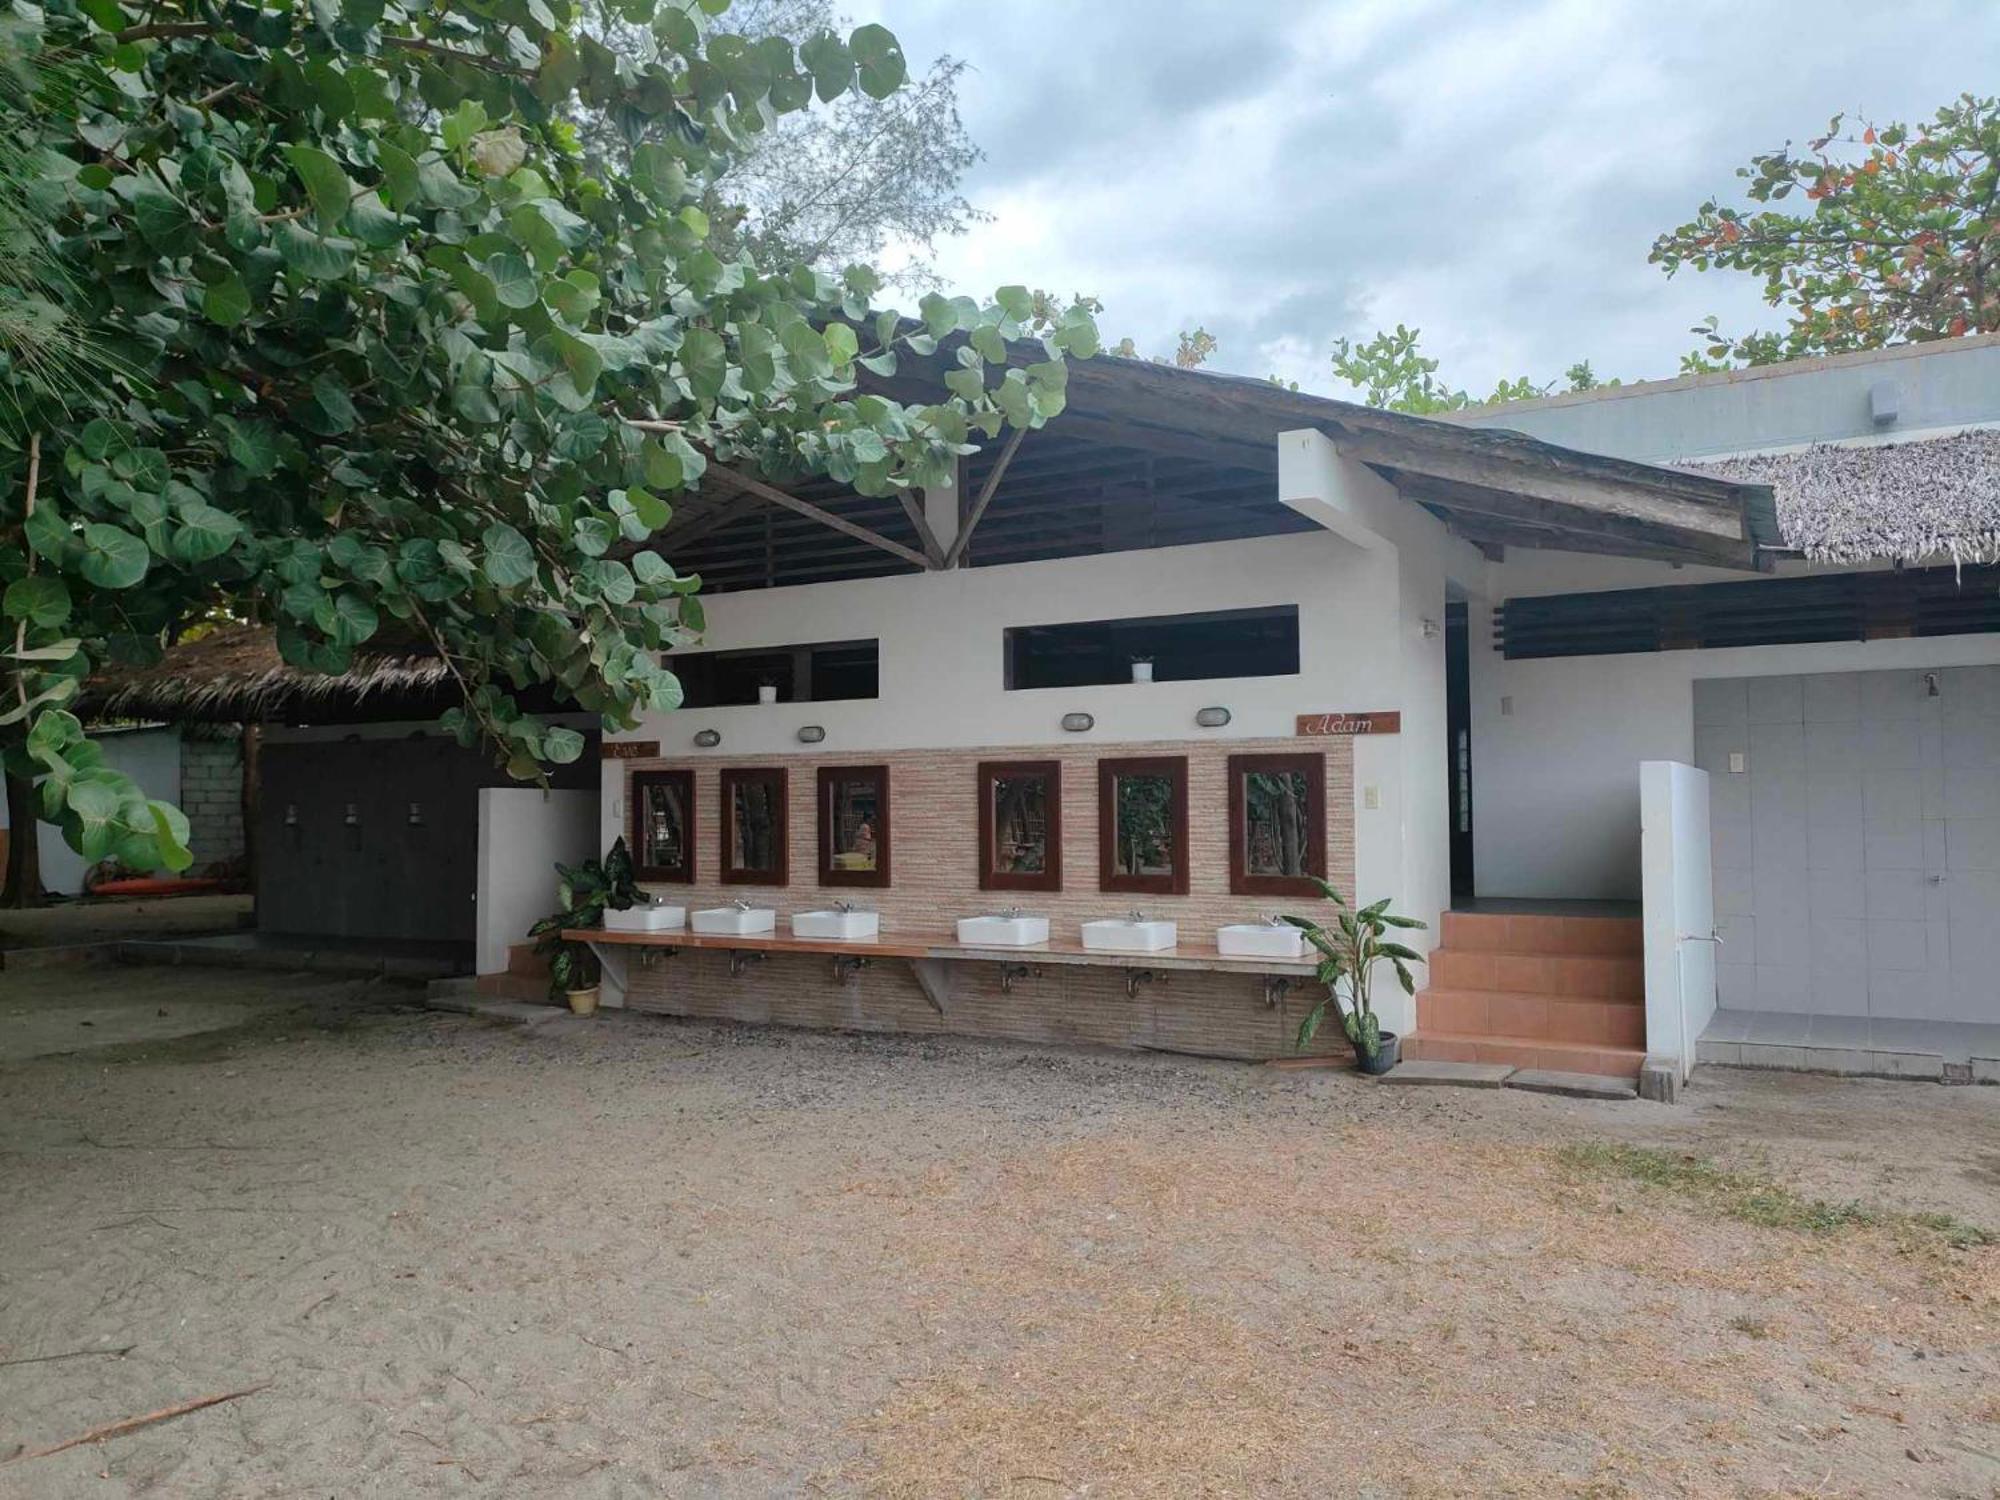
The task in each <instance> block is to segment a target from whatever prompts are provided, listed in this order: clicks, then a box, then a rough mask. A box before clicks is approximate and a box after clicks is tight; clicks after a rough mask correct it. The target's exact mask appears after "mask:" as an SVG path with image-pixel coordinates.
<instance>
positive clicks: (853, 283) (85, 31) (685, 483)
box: [0, 0, 1097, 866]
mask: <svg viewBox="0 0 2000 1500" xmlns="http://www.w3.org/2000/svg"><path fill="white" fill-rule="evenodd" d="M616 8H617V10H618V11H619V12H620V14H621V15H622V17H623V18H624V19H625V20H626V21H628V22H629V23H631V24H634V25H640V26H644V27H647V28H648V29H649V30H650V31H651V33H652V35H653V36H654V37H656V38H657V39H658V41H659V43H660V46H659V48H658V55H657V57H656V58H653V59H651V60H649V61H647V62H645V63H644V64H643V65H642V64H639V63H637V62H635V61H634V60H633V59H631V58H628V57H623V56H618V55H614V54H613V53H612V52H610V51H608V50H607V49H605V48H604V47H603V46H602V45H600V44H599V43H598V42H596V41H595V40H594V39H593V38H592V37H591V36H590V35H589V34H587V33H585V32H584V31H582V30H581V29H579V27H578V26H577V24H576V19H577V18H576V10H577V6H576V4H575V3H574V0H449V3H427V0H426V3H418V0H408V3H402V0H262V3H249V0H185V3H170V0H146V3H137V0H131V3H121V0H49V3H48V4H46V5H43V6H40V7H37V6H32V5H29V4H26V3H20V0H17V3H14V4H12V5H10V6H6V7H5V8H4V9H0V30H3V31H4V35H0V42H4V46H5V50H6V54H7V60H8V64H9V67H10V69H11V70H12V72H13V75H14V76H15V77H16V78H25V79H26V80H27V82H26V84H25V85H24V86H23V87H21V88H20V89H18V90H17V91H16V95H17V97H16V98H15V100H14V102H13V103H12V104H9V105H7V106H6V110H5V122H4V123H5V130H6V133H7V137H8V139H9V140H10V142H12V144H13V146H14V148H15V150H16V152H17V156H18V159H19V160H21V161H22V162H25V163H26V164H27V168H28V170H27V171H26V173H25V176H24V180H23V181H21V182H20V183H18V184H16V186H17V187H18V188H19V189H20V191H19V194H18V205H17V211H16V212H15V213H13V214H12V215H11V216H10V217H11V221H10V222H6V223H4V224H0V232H4V233H5V234H6V235H7V236H8V237H9V238H10V239H13V240H16V241H17V242H26V243H31V244H33V245H34V246H36V247H38V248H39V249H41V250H43V251H46V252H47V253H48V254H49V255H51V256H52V257H53V259H54V261H55V263H56V265H57V267H58V269H59V271H60V276H59V277H58V278H56V283H59V284H56V283H52V284H51V285H49V286H47V287H45V288H43V289H41V290H40V291H38V292H37V293H36V296H37V298H38V299H39V300H40V301H42V302H45V303H46V304H47V308H48V311H47V315H46V316H47V317H48V318H50V319H52V320H54V322H55V323H56V324H59V325H61V326H63V327H64V328H66V329H67V330H68V331H69V332H70V333H72V334H73V335H74V336H75V337H76V338H77V339H78V340H79V341H80V342H81V343H82V344H83V345H85V346H87V347H88V348H89V350H90V351H91V355H92V358H93V359H95V360H96V361H97V363H96V364H95V366H94V369H93V373H92V375H91V378H90V379H89V380H88V381H85V382H81V383H79V382H75V381H71V382H68V383H67V384H66V385H65V383H64V382H60V381H55V382H50V381H42V382H34V381H28V380H24V379H18V378H17V374H18V373H19V371H20V369H21V368H22V367H21V365H20V364H19V361H18V359H16V356H18V355H19V354H20V353H22V350H21V348H20V347H19V346H18V345H15V344H13V343H11V342H9V341H7V340H6V338H5V329H4V328H0V345H4V348H0V354H4V356H5V357H7V358H8V359H9V361H10V362H9V364H8V365H7V368H6V371H5V374H4V377H0V378H4V381H5V390H6V394H7V395H8V397H9V400H8V402H7V403H6V404H5V407H4V409H0V589H4V593H0V609H4V615H5V638H6V641H7V649H8V663H7V672H8V677H9V680H8V683H7V689H6V694H5V697H6V702H5V703H4V705H0V736H5V737H6V738H7V740H8V749H7V757H8V766H9V769H10V770H11V771H13V772H14V773H15V774H16V776H26V777H30V778H32V779H33V780H34V781H35V782H36V783H37V784H38V786H39V795H40V797H41V802H42V808H43V811H44V812H45V814H46V815H47V816H48V817H50V818H51V819H53V820H55V821H57V822H59V823H61V824H62V825H63V827H64V829H65V832H66V834H67V835H68V836H69V838H70V840H71V842H72V843H73V844H75V845H76V846H77V847H78V848H79V849H80V850H81V851H82V852H83V854H84V855H85V856H86V857H88V858H92V859H96V858H101V857H104V856H106V855H115V856H116V857H118V858H120V859H122V860H125V861H127V862H129V863H133V864H139V865H161V864H165V865H168V866H178V865H181V864H184V863H185V862H186V860H187V854H186V850H185V847H184V845H185V830H186V825H185V823H184V822H183V821H182V820H181V819H180V817H179V814H178V813H176V812H174V811H173V810H172V809H170V808H166V807H163V806H160V805H157V804H149V803H148V802H147V801H146V800H145V798H144V797H143V796H142V795H141V794H140V793H139V792H138V791H137V789H136V788H135V787H134V786H133V785H132V784H131V783H130V782H129V781H127V780H126V779H125V778H123V777H122V776H120V775H117V774H116V773H114V772H112V771H110V770H109V769H108V768H106V767H105V766H104V764H103V761H102V757H101V756H100V755H99V754H98V752H97V751H96V749H95V747H94V746H93V745H92V744H91V742H90V740H89V739H88V737H87V735H86V733H85V731H84V727H83V726H82V725H81V724H80V723H79V722H78V720H77V719H76V717H75V716H73V715H72V714H71V713H70V711H69V705H70V704H71V703H72V702H73V701H74V700H75V698H76V697H77V695H78V693H79V692H80V691H81V690H82V689H83V687H84V686H85V684H87V683H88V681H89V679H90V676H91V674H92V673H93V671H96V670H98V669H99V668H100V666H101V665H102V664H104V663H105V662H107V661H114V660H124V659H142V660H143V659H150V658H153V657H155V656H156V655H157V653H158V652H159V651H160V650H161V649H162V644H163V642H164V641H166V640H167V639H169V638H170V637H171V635H172V633H173V632H175V631H176V630H177V629H179V628H181V627H182V625H183V624H184V623H185V622H187V621H189V620H192V619H196V618H199V617H202V616H204V615H206V614H210V613H213V612H214V611H216V610H217V609H222V610H226V611H229V612H231V613H235V614H239V615H248V616H250V617H253V618H258V619H262V620H266V621H269V622H270V623H272V624H273V625H274V626H275V629H276V633H277V639H278V643H279V646H280V648H281V650H282V652H283V654H284V656H285V658H286V660H287V661H289V662H292V663H294V664H296V665H298V666H301V667H305V668H308V669H313V670H319V671H326V672H337V671H340V670H342V669H344V668H345V667H346V666H347V665H348V664H349V663H350V662H351V660H352V659H353V657H354V654H355V653H356V652H357V651H361V650H366V649H367V648H369V646H370V645H371V643H375V644H378V645H379V644H381V643H383V642H385V641H393V642H395V643H396V644H397V645H399V646H401V645H406V644H409V643H412V642H414V643H418V644H421V645H422V646H423V647H425V648H427V649H429V650H432V651H435V652H436V653H438V654H439V655H440V656H441V657H442V658H443V659H444V660H445V661H446V662H447V663H448V664H449V665H450V668H451V671H452V674H453V676H454V679H455V680H456V682H457V684H458V686H459V688H460V691H461V695H462V702H461V704H460V706H459V707H457V708H455V709H454V710H453V711H452V713H451V715H450V716H449V717H450V719H451V722H452V723H453V725H454V726H455V728H456V729H457V731H458V732H459V734H460V736H461V738H462V739H464V740H465V741H466V742H467V743H474V742H476V741H478V740H480V739H482V738H483V739H484V740H485V741H487V742H488V743H489V744H491V745H492V746H494V747H495V749H496V753H497V755H498V757H499V758H500V759H501V760H502V761H504V762H505V764H506V765H507V767H508V768H509V769H510V770H511V771H512V772H513V773H514V774H516V775H518V776H522V777H531V776H534V775H535V774H537V773H538V771H539V770H540V768H542V767H543V766H545V765H547V764H549V763H559V762H564V761H569V760H573V759H575V758H576V757H577V756H578V755H579V754H580V753H581V752H582V749H583V744H584V742H583V739H582V737H581V736H580V735H579V734H577V733H576V732H575V731H574V730H573V729H571V728H568V727H567V726H565V725H563V724H561V723H557V722H550V721H548V720H545V719H542V718H539V717H537V716H535V715H534V714H531V713H528V712H525V711H523V709H522V708H521V707H520V704H519V701H518V700H519V696H520V695H521V694H522V693H523V692H524V690H526V689H529V688H531V687H535V686H538V685H552V686H553V687H555V688H556V689H558V690H559V691H560V693H561V695H562V696H563V697H565V698H567V699H568V700H570V701H573V702H575V703H576V704H578V705H580V706H581V707H583V708H585V709H588V710H590V711H593V712H596V713H598V714H600V715H602V717H603V720H604V722H605V723H606V724H607V725H612V726H620V725H629V724H630V723H632V722H633V719H634V716H635V715H637V714H639V713H640V712H642V711H646V710H649V709H662V708H667V707H670V706H672V705H673V704H674V703H675V702H677V700H678V688H677V686H676V684H675V682H674V681H673V679H672V677H671V676H670V675H669V674H668V673H667V672H666V671H665V670H664V669H663V667H662V666H661V664H660V653H661V651H662V650H663V649H665V648H670V647H672V646H674V645H676V644H677V643H681V642H683V641H684V640H686V639H687V637H688V635H689V633H690V632H693V631H697V630H699V628H700V626H701V612H700V607H699V603H698V600H697V598H696V589H697V587H698V580H696V579H694V578H690V577H683V576H681V575H680V574H679V573H677V572H676V570H675V569H674V567H673V565H672V562H671V560H670V559H669V558H667V557H664V556H662V555H661V554H660V552H659V551H657V550H655V548H654V546H653V542H654V539H655V538H657V537H658V536H659V535H660V533H661V532H662V531H663V530H664V529H665V528H666V527H667V526H668V524H669V521H670V519H671V517H672V515H673V510H674V505H675V501H676V499H677V497H680V496H682V495H683V494H684V493H685V492H686V491H688V490H689V488H690V487H692V486H694V485H696V484H697V483H698V482H699V481H700V479H701V476H702V474H703V471H704V469H705V468H706V466H707V465H708V464H709V463H710V462H712V461H721V462H727V463H730V464H733V465H743V466H746V467H754V468H755V469H756V470H758V471H759V472H761V473H763V474H766V475H769V476H775V477H776V478H778V479H780V480H782V479H784V478H786V477H788V476H795V475H798V474H803V473H813V474H825V475H830V476H832V477H834V478H836V479H839V480H841V481H843V482H845V483H849V484H851V485H853V486H854V487H855V488H856V489H857V490H859V491H861V492H863V493H867V494H883V493H888V492H890V491H893V490H895V489H896V488H898V487H902V486H913V485H915V486H921V485H924V484H926V483H935V482H937V481H939V480H941V479H942V478H943V477H945V476H946V474H947V473H948V472H949V471H950V466H951V465H952V464H953V463H954V461H955V460H956V459H957V458H958V457H959V456H961V455H963V454H965V453H967V452H970V451H972V450H973V448H974V447H975V446H976V445H977V444H978V443H980V442H981V441H982V440H986V439H990V438H992V437H993V436H994V435H995V434H997V433H998V432H999V431H1001V430H1002V428H1003V427H1004V426H1009V425H1011V426H1015V427H1034V426H1038V425H1040V424H1041V423H1043V422H1044V421H1046V420H1048V419H1049V418H1050V417H1051V416H1053V415H1055V414H1056V413H1057V412H1059V411H1060V410H1061V408H1062V404H1063V399H1064V385H1065V365H1064V360H1065V356H1070V355H1074V356H1082V355H1088V354H1090V353H1091V352H1093V351H1094V349H1095V347H1096V337H1097V335H1096V330H1095V328H1094V326H1093V324H1092V321H1091V318H1090V315H1089V312H1088V310H1087V308H1083V307H1077V308H1072V309H1067V310H1062V311H1060V312H1054V313H1051V312H1050V311H1049V310H1048V309H1047V308H1046V307H1045V306H1043V305H1040V304H1037V303H1036V301H1035V300H1034V299H1033V298H1032V297H1031V295H1030V294H1029V293H1028V292H1027V291H1026V290H1025V289H1024V288H1021V287H1008V288H1002V289H1001V290H1000V292H999V293H998V294H997V295H996V296H995V298H994V299H993V300H992V301H991V302H988V303H985V304H980V303H977V302H975V301H973V300H971V299H969V298H948V297H944V296H939V295H933V296H930V297H927V298H925V299H924V300H923V303H922V305H921V306H920V308H919V309H918V312H917V315H916V316H915V317H912V318H901V317H898V315H897V314H896V313H895V312H893V311H889V310H885V309H884V308H882V307H880V306H878V302H879V300H880V299H879V293H880V282H879V281H878V279H877V277H876V275H875V273H874V272H872V271H871V270H869V269H868V268H867V267H861V266H857V267H854V268H851V269H849V270H847V271H846V272H845V273H843V274H840V275H830V274H828V273H826V272H825V271H823V270H820V269H816V268H815V267H813V266H810V265H805V264H769V263H762V262H759V261H758V260H756V259H755V258H753V257H752V256H751V255H750V254H749V253H748V252H747V251H743V250H740V249H736V248H732V246H731V245H730V243H729V242H728V241H727V239H726V238H723V239H720V240H719V239H718V237H717V236H715V235H713V234H711V226H710V225H709V224H708V223H707V222H706V219H705V217H704V215H703V213H702V211H701V209H700V207H699V206H698V205H699V202H700V200H701V198H702V195H703V191H704V185H705V184H706V183H707V182H709V181H710V180H711V179H712V178H713V177H714V176H716V175H717V174H718V173H719V172H720V171H722V170H723V168H724V167H725V166H726V165H727V163H728V162H729V161H730V159H731V157H732V153H734V152H736V151H737V150H739V149H740V148H741V147H742V146H743V145H744V143H746V142H749V141H753V140H754V139H755V138H756V137H757V136H758V134H759V133H760V132H763V131H766V130H768V129H770V128H772V126H773V125H774V123H775V122H776V121H778V120H779V119H780V118H781V117H783V116H785V115H786V114H788V113H790V112H793V111H797V110H802V109H806V108H809V107H812V106H813V105H814V103H815V101H819V102H822V103H823V102H825V101H831V100H834V99H838V98H840V97H842V96H843V95H845V94H848V93H850V92H852V91H859V92H860V93H861V94H863V95H866V96H868V97H870V98H877V99H879V98H884V97H887V96H889V95H891V94H893V93H894V92H895V91H896V90H897V89H899V88H901V87H902V86H903V85H904V81H905V80H904V63H903V57H902V53H901V51H900V50H899V49H898V47H897V44H896V41H895V39H894V37H893V36H891V35H890V33H889V32H887V31H886V30H884V29H883V28H882V27H880V26H875V25H865V26H861V27H859V28H856V29H855V30H853V31H851V32H849V33H848V34H847V35H845V36H840V35H835V34H833V33H831V32H827V33H822V34H817V35H814V36H811V37H809V38H806V39H805V40H804V42H803V44H801V45H798V46H796V47H795V46H794V45H793V43H792V42H790V41H788V40H786V39H784V38H782V37H774V36H765V37H763V38H761V39H758V40H755V41H754V42H753V41H748V40H746V39H744V38H742V37H739V36H735V35H732V34H731V33H730V32H729V31H728V29H727V16H726V14H724V12H725V8H726V0H700V3H698V4H697V3H694V0H620V3H619V4H618V5H617V7H616ZM583 110H589V111H592V112H594V113H595V114H597V115H601V116H604V117H608V118H610V119H612V120H614V121H617V122H620V123H621V128H625V129H628V130H630V131H631V132H632V134H633V137H634V138H635V139H643V142H644V143H643V144H642V145H640V146H639V147H638V148H637V149H636V150H634V151H633V152H632V154H631V167H630V171H629V173H626V174H622V175H599V174H595V173H593V171H592V170H590V169H589V168H588V167H587V166H586V164H585V160H584V157H583V154H582V153H581V152H580V151H579V149H578V147H577V144H576V134H575V131H574V129H573V128H572V126H571V124H570V123H569V121H570V119H571V118H573V117H574V116H575V115H577V114H578V113H579V112H580V111H583ZM661 122H664V123H665V124H666V126H668V127H669V128H668V129H666V130H664V131H662V130H660V129H659V128H657V127H658V126H659V125H660V123H661ZM0 213H4V203H0ZM37 316H42V314H39V313H38V314H37ZM1029 336H1034V337H1039V338H1040V339H1041V340H1042V348H1041V350H1040V351H1039V357H1037V358H1034V359H1032V360H1030V361H1026V362H1023V361H1021V360H1019V359H1018V358H1010V353H1012V352H1013V351H1010V344H1014V349H1015V350H1018V348H1019V345H1018V344H1016V343H1014V341H1017V340H1020V339H1022V338H1024V337H1029ZM941 343H942V344H943V345H944V349H945V353H946V354H947V355H950V356H951V358H949V359H947V360H946V366H947V369H948V373H947V374H946V375H945V377H944V386H943V387H942V388H940V389H939V390H938V392H937V394H936V397H935V400H934V401H932V402H931V403H930V404H906V403H903V402H899V401H896V400H891V399H887V398H885V397H882V396H879V395H873V394H867V393H865V392H864V391H863V390H862V389H861V388H860V382H861V380H862V376H863V372H864V371H865V372H872V373H874V374H875V375H878V376H888V375H893V374H894V373H895V370H896V366H897V363H898V361H899V359H903V360H907V359H908V358H910V357H912V356H913V355H914V356H923V357H928V356H931V355H933V354H935V353H937V352H938V350H939V346H940V344H941Z"/></svg>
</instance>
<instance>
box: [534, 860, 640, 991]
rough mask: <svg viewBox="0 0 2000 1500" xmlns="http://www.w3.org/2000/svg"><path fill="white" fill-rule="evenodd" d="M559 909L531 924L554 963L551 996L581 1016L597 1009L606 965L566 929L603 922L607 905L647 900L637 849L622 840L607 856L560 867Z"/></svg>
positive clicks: (540, 949) (619, 907)
mask: <svg viewBox="0 0 2000 1500" xmlns="http://www.w3.org/2000/svg"><path fill="white" fill-rule="evenodd" d="M556 875H557V877H558V878H557V880H556V903H557V909H556V910H555V911H553V912H551V913H550V914H549V915H548V916H546V917H543V918H542V919H541V920H540V921H539V922H537V923H535V925H534V926H533V927H530V928H529V929H528V936H529V937H531V938H534V939H535V940H536V941H535V952H536V953H538V954H539V955H541V957H542V958H543V959H544V960H546V961H547V963H548V966H549V998H550V999H551V1000H567V1001H568V1002H569V1008H570V1009H571V1010H573V1011H575V1012H576V1013H577V1014H578V1015H580V1016H588V1015H594V1014H595V1013H596V1011H597V990H598V985H599V984H600V983H601V982H602V981H603V978H604V970H603V966H602V965H601V964H600V963H599V962H598V961H597V955H596V953H594V952H592V951H591V948H590V945H589V944H588V943H579V942H573V941H571V940H570V939H568V938H566V937H564V936H563V933H564V931H565V930H570V931H574V930H576V929H578V928H585V927H602V926H603V925H604V911H605V908H606V907H609V908H611V910H613V911H624V910H626V909H627V908H628V907H633V906H637V905H638V904H639V903H640V902H641V901H642V900H644V899H645V897H644V894H643V893H642V892H641V891H640V889H639V883H638V881H637V880H636V879H635V878H634V877H633V873H632V855H631V851H630V850H628V849H627V848H626V847H625V840H624V839H622V838H621V839H619V840H618V842H617V843H615V844H613V845H612V846H611V852H610V853H608V854H606V855H605V856H604V858H603V859H601V860H597V859H586V860H585V861H583V863H582V864H577V865H565V864H558V865H557V866H556Z"/></svg>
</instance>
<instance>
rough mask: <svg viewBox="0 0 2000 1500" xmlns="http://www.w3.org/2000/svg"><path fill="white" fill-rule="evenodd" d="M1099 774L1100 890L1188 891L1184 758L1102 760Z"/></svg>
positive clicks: (1158, 757) (1166, 892) (1157, 757)
mask: <svg viewBox="0 0 2000 1500" xmlns="http://www.w3.org/2000/svg"><path fill="white" fill-rule="evenodd" d="M1097 776H1098V798H1097V837H1098V844H1099V848H1098V879H1097V884H1098V888H1099V889H1100V890H1106V891H1156V892H1160V893H1163V894H1171V895H1185V894H1186V892H1187V888H1188V827H1187V818H1188V809H1187V761H1186V759H1185V758H1184V757H1181V756H1151V757H1145V758H1134V759H1131V760H1102V761H1099V762H1098V763H1097Z"/></svg>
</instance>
